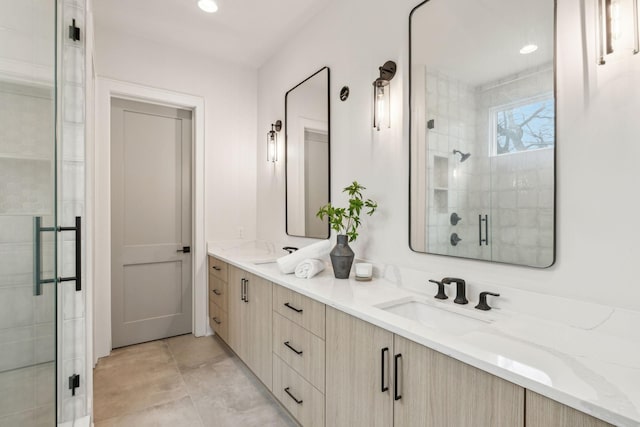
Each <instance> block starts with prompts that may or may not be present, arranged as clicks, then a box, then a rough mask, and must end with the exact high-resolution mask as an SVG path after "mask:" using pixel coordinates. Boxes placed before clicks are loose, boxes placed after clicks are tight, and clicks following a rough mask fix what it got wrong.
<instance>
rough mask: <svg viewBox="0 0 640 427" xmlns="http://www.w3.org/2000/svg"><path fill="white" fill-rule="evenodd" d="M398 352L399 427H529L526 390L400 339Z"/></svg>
mask: <svg viewBox="0 0 640 427" xmlns="http://www.w3.org/2000/svg"><path fill="white" fill-rule="evenodd" d="M394 348H395V354H396V355H401V357H400V361H399V363H398V383H399V384H398V389H399V394H400V395H401V396H402V398H401V399H399V400H396V401H395V406H394V419H395V427H409V426H416V425H420V426H434V427H441V426H475V427H500V426H504V427H517V426H524V389H523V388H522V387H519V386H517V385H515V384H512V383H510V382H508V381H505V380H503V379H501V378H498V377H496V376H495V375H491V374H489V373H486V372H484V371H481V370H480V369H477V368H474V367H473V366H470V365H467V364H466V363H462V362H460V361H458V360H455V359H453V358H451V357H449V356H445V355H444V354H442V353H438V352H437V351H434V350H431V349H429V348H427V347H425V346H422V345H420V344H417V343H414V342H413V341H409V340H407V339H405V338H402V337H399V336H397V335H396V336H395V340H394ZM550 425H551V424H550Z"/></svg>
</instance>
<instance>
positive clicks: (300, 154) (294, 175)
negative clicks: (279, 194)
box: [285, 67, 331, 239]
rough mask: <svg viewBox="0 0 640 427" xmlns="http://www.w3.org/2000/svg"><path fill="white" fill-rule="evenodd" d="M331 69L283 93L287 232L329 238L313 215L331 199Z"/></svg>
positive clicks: (325, 227)
mask: <svg viewBox="0 0 640 427" xmlns="http://www.w3.org/2000/svg"><path fill="white" fill-rule="evenodd" d="M329 82H330V72H329V68H328V67H324V68H322V69H320V70H319V71H317V72H315V73H314V74H312V75H311V76H309V77H307V78H306V79H304V80H303V81H302V82H301V83H299V84H297V85H296V86H294V87H293V88H292V89H291V90H289V91H288V92H287V93H286V95H285V153H286V156H285V163H286V173H285V182H286V184H285V185H286V231H287V234H288V235H290V236H298V237H310V238H315V239H327V238H329V234H330V231H329V222H328V220H327V219H326V218H325V219H324V220H321V219H320V218H318V217H316V212H318V210H319V209H320V207H321V206H324V205H326V204H327V203H329V201H330V188H331V179H330V177H331V175H330V152H331V151H330V146H331V132H330V130H331V124H330V119H329V118H330V101H329Z"/></svg>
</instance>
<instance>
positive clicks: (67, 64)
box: [0, 0, 87, 425]
mask: <svg viewBox="0 0 640 427" xmlns="http://www.w3.org/2000/svg"><path fill="white" fill-rule="evenodd" d="M55 7H56V6H55V3H54V1H53V0H24V1H15V2H7V3H4V4H2V9H0V40H3V41H5V42H6V43H2V44H1V45H0V77H1V78H0V186H1V188H0V271H1V272H2V274H0V425H32V424H34V425H50V423H51V420H52V419H53V417H54V416H55V415H54V413H53V412H52V411H53V405H54V402H55V396H56V390H55V389H54V386H53V384H54V381H55V369H56V366H55V365H54V363H53V355H54V354H55V351H56V337H55V335H56V330H55V323H54V321H55V310H54V307H55V303H54V301H55V300H56V298H57V306H58V318H57V321H58V322H57V323H58V326H57V327H58V330H57V333H58V349H57V353H58V354H57V360H58V366H57V369H58V384H57V386H56V387H57V393H58V414H59V418H58V421H68V420H72V419H76V418H80V417H82V416H84V415H85V414H86V411H87V409H86V389H85V381H86V372H85V363H84V360H85V353H86V348H87V346H86V338H85V292H84V290H83V291H81V292H76V291H75V283H74V282H65V283H63V284H60V285H59V286H58V289H59V292H58V293H57V297H56V293H55V291H54V290H55V287H54V286H53V285H51V284H47V285H44V286H43V295H42V296H38V297H34V296H33V285H32V281H33V278H32V271H33V235H32V233H33V232H32V228H33V216H36V215H39V216H42V217H43V222H44V225H45V226H53V225H55V224H53V219H52V213H53V211H52V204H51V200H52V195H51V187H52V185H51V183H52V182H53V180H54V178H55V176H54V172H55V168H54V166H55V164H54V162H53V159H54V155H53V147H54V144H53V134H54V133H53V132H54V129H53V125H52V117H53V113H54V109H53V103H54V101H53V99H54V92H53V89H52V87H53V76H54V71H53V70H54V60H55V56H54V52H53V45H54V42H55V41H54V35H55V31H56V28H55V24H54V22H53V19H52V17H53V16H55V14H54V10H55ZM57 7H58V10H57V13H58V21H59V24H58V33H59V35H60V36H59V37H58V88H59V89H58V106H57V108H58V125H59V126H58V127H59V129H58V152H57V159H58V162H57V177H58V220H57V223H58V225H65V226H70V225H73V224H74V217H75V216H76V215H77V216H84V182H85V177H84V120H85V117H84V114H85V113H84V111H85V103H84V96H85V95H84V55H85V48H84V16H85V3H84V0H75V1H73V0H65V1H64V2H63V1H60V2H58V6H57ZM72 19H75V20H76V25H77V26H79V27H80V28H81V32H82V34H81V41H80V42H77V41H72V40H70V39H68V38H67V35H68V26H69V25H70V24H71V21H72ZM83 234H84V233H83ZM58 237H59V242H58V248H59V249H58V262H59V265H58V275H59V276H74V275H75V242H74V235H73V233H72V232H65V233H61V234H60V235H59V236H58ZM43 240H44V244H43V274H42V275H43V277H52V276H53V268H52V267H53V265H51V263H50V262H49V263H48V264H47V261H49V260H51V259H53V245H54V243H55V240H54V236H53V235H52V234H51V233H44V234H43ZM83 244H84V242H83ZM83 247H84V245H83ZM83 267H84V265H83ZM84 270H85V269H84V268H83V271H84ZM83 282H84V280H83ZM73 373H77V374H80V378H81V381H80V384H81V385H80V388H79V389H77V390H76V394H75V396H73V397H72V396H71V391H70V390H69V389H68V388H67V384H68V382H67V381H68V380H67V378H68V377H69V376H70V375H71V374H73Z"/></svg>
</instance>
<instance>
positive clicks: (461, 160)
mask: <svg viewBox="0 0 640 427" xmlns="http://www.w3.org/2000/svg"><path fill="white" fill-rule="evenodd" d="M456 153H457V154H460V163H462V162H464V161H465V160H467V159H468V158H469V157H471V153H463V152H462V151H460V150H453V154H456Z"/></svg>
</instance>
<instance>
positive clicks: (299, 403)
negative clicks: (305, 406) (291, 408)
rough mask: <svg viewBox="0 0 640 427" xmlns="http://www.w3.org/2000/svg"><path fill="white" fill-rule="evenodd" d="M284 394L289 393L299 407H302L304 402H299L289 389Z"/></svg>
mask: <svg viewBox="0 0 640 427" xmlns="http://www.w3.org/2000/svg"><path fill="white" fill-rule="evenodd" d="M284 392H285V393H287V394H288V395H289V397H290V398H292V399H293V400H294V401H295V402H296V403H297V404H298V405H302V400H298V399H297V398H296V397H295V396H294V395H293V394H291V392H290V391H289V387H287V388H285V389H284Z"/></svg>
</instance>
